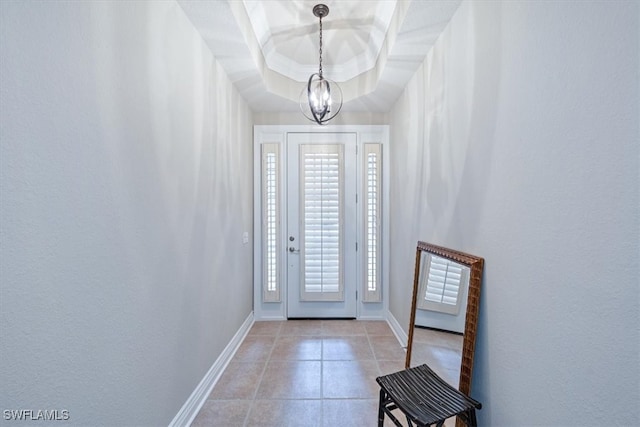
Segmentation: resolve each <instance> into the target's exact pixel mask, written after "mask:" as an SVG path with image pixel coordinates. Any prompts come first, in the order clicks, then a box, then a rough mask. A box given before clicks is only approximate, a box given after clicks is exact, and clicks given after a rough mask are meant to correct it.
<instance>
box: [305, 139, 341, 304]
mask: <svg viewBox="0 0 640 427" xmlns="http://www.w3.org/2000/svg"><path fill="white" fill-rule="evenodd" d="M343 151H344V148H343V146H342V145H341V144H324V145H317V144H313V145H312V144H302V145H301V146H300V163H299V164H300V169H301V170H300V181H301V182H300V188H301V189H302V197H301V198H300V222H301V224H300V225H301V227H300V229H301V230H302V234H301V236H300V237H301V249H302V252H301V255H302V257H303V259H302V264H301V266H302V268H301V280H300V287H301V289H300V295H301V299H302V300H303V301H342V300H344V278H343V277H344V266H343V262H344V254H343V232H344V203H343V199H344V196H343V194H344V152H343Z"/></svg>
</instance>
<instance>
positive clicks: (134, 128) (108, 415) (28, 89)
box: [0, 1, 253, 426]
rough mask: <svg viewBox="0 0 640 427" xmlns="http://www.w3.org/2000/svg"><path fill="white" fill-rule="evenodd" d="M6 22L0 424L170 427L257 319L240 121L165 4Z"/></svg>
mask: <svg viewBox="0 0 640 427" xmlns="http://www.w3.org/2000/svg"><path fill="white" fill-rule="evenodd" d="M0 19H1V21H0V57H1V61H0V91H1V96H0V112H1V115H2V119H1V121H0V140H1V142H2V143H1V145H0V238H1V244H0V280H1V282H0V312H1V322H2V325H1V328H0V334H1V335H0V341H1V342H2V345H1V346H0V360H1V363H0V378H1V380H0V383H1V384H2V385H1V386H0V407H1V409H2V410H5V409H8V410H12V409H15V410H20V409H33V410H38V409H42V410H54V409H57V410H60V411H62V410H67V411H69V412H68V414H69V417H70V419H69V421H68V422H66V423H64V424H65V425H67V424H71V425H96V426H97V425H139V426H141V425H149V426H159V425H167V424H169V422H171V420H172V419H173V417H174V416H175V415H176V414H177V413H178V411H179V410H180V408H181V406H182V405H183V404H184V402H185V401H186V400H187V398H188V397H189V395H190V394H191V392H192V391H193V390H194V389H195V387H196V386H197V385H198V382H199V381H200V380H201V379H202V378H203V376H204V375H205V373H206V372H207V370H208V369H209V368H210V367H211V365H212V364H213V363H214V361H215V360H216V359H217V357H218V356H219V355H220V354H221V352H222V350H223V349H224V347H225V346H226V345H227V343H229V341H230V340H231V338H232V337H233V335H234V334H235V332H236V331H237V330H238V329H239V327H240V326H241V324H242V323H243V321H244V320H245V319H246V318H247V316H248V315H249V314H250V313H251V310H252V272H251V268H247V266H250V265H252V256H253V255H252V246H251V245H250V244H243V243H242V233H243V232H245V231H248V232H249V233H250V235H249V238H250V241H251V240H252V236H251V230H252V209H253V201H252V185H253V184H252V124H253V123H252V114H251V111H250V110H249V109H248V107H247V105H246V104H245V102H244V101H243V100H242V99H241V98H240V97H239V95H238V93H237V91H236V90H235V89H234V88H233V87H232V85H231V83H230V81H229V79H228V78H227V76H226V75H225V73H224V72H223V70H222V68H221V67H220V66H219V65H218V63H217V62H216V61H215V60H214V59H213V57H212V55H211V53H210V51H209V50H208V48H207V47H206V46H205V44H204V43H203V41H202V39H201V37H200V35H199V34H198V33H197V32H196V30H195V29H194V28H193V26H192V25H191V23H190V22H189V21H188V19H187V18H186V17H185V15H184V13H183V11H182V9H181V8H180V7H179V6H178V5H177V4H176V3H175V2H166V1H136V2H94V1H91V2H20V1H2V2H0ZM3 419H4V414H3ZM40 423H41V422H40Z"/></svg>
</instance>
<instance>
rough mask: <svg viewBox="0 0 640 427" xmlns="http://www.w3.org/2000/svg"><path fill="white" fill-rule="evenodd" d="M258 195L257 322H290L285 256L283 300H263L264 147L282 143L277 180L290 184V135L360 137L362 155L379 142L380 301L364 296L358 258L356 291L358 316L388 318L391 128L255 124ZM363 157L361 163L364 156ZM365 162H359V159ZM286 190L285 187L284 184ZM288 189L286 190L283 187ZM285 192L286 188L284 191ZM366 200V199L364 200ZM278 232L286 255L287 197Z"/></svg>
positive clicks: (281, 200)
mask: <svg viewBox="0 0 640 427" xmlns="http://www.w3.org/2000/svg"><path fill="white" fill-rule="evenodd" d="M253 129H254V130H253V170H254V179H253V188H254V190H253V192H254V198H253V201H254V202H253V203H254V222H253V243H254V245H253V246H254V252H253V271H254V274H253V276H254V286H253V288H254V289H253V295H254V298H253V311H254V319H255V320H285V319H286V318H287V298H286V295H287V283H288V280H287V265H286V259H287V257H286V255H283V256H281V257H280V259H279V261H278V268H279V270H280V281H279V284H280V287H281V288H280V299H279V300H278V301H274V302H265V301H264V299H263V290H262V279H263V266H262V173H261V164H262V145H263V144H277V145H278V146H279V156H278V161H279V162H280V165H281V167H279V175H278V181H279V182H280V183H286V182H288V181H287V178H288V175H287V170H286V162H287V159H286V155H287V149H288V147H287V139H288V138H287V135H288V134H289V133H355V134H356V145H357V147H358V153H363V146H364V144H366V143H377V144H380V145H381V146H382V171H383V172H382V182H381V184H382V185H381V197H382V206H381V207H382V209H381V210H382V224H381V228H382V229H381V236H380V237H381V248H382V254H381V266H380V267H381V283H380V289H381V301H379V302H364V301H363V298H362V296H361V295H360V290H361V288H362V276H363V275H362V274H361V273H360V272H361V271H362V267H363V264H362V257H360V256H358V257H357V258H358V261H357V266H356V268H357V271H358V273H357V284H356V286H357V289H358V293H359V296H358V299H357V301H356V318H357V319H361V320H366V319H371V320H374V319H375V320H385V319H386V317H387V312H388V309H389V291H388V286H389V249H388V248H389V163H390V162H389V126H388V125H353V126H351V125H335V126H334V125H329V126H322V127H320V126H317V125H256V126H254V128H253ZM358 159H361V155H360V154H359V156H358ZM358 161H360V160H358ZM357 180H358V188H359V189H360V188H362V185H361V184H362V181H361V180H362V174H359V176H358V178H357ZM285 187H286V186H285ZM285 187H282V188H283V189H284V188H285ZM285 191H286V190H285ZM359 197H360V198H362V196H359ZM362 206H363V203H358V205H357V215H358V218H362V215H363V208H362ZM279 208H280V209H279V212H280V215H279V216H280V218H279V223H280V227H279V233H278V239H279V242H280V243H281V244H280V247H281V251H282V252H283V251H285V250H286V249H285V248H286V247H287V243H288V242H287V240H286V239H287V235H286V232H287V230H286V224H287V218H286V198H285V197H280V198H279ZM357 241H358V246H359V247H362V241H363V230H362V227H361V226H358V229H357Z"/></svg>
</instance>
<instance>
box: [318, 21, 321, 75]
mask: <svg viewBox="0 0 640 427" xmlns="http://www.w3.org/2000/svg"><path fill="white" fill-rule="evenodd" d="M318 74H319V75H320V78H321V79H322V16H320V69H319V70H318Z"/></svg>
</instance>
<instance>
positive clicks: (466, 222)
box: [390, 1, 640, 426]
mask: <svg viewBox="0 0 640 427" xmlns="http://www.w3.org/2000/svg"><path fill="white" fill-rule="evenodd" d="M638 7H639V5H638V3H637V2H598V1H596V2H582V3H581V2H578V3H576V2H514V1H505V2H480V1H472V2H464V3H463V4H462V5H461V7H460V9H459V10H458V11H457V12H456V14H455V16H454V18H453V20H452V22H451V23H450V26H449V27H448V28H447V30H446V31H445V32H444V34H442V36H441V38H440V39H439V41H438V42H437V43H436V45H435V46H434V48H433V50H432V51H431V52H430V54H429V56H428V58H427V59H426V61H425V62H424V64H423V66H422V67H421V68H420V69H419V70H418V72H417V73H416V75H415V76H414V77H413V79H412V80H411V81H410V83H409V84H408V86H407V88H406V89H405V91H404V94H403V95H402V96H401V98H400V99H399V101H398V102H397V103H396V105H395V106H394V108H393V111H392V112H391V120H390V124H391V138H390V139H391V200H390V202H391V214H390V215H391V217H390V219H391V271H390V274H391V295H390V297H391V300H390V311H391V313H392V314H393V316H394V317H395V318H396V319H398V321H399V322H400V323H401V324H402V325H403V326H404V325H407V324H408V316H409V302H410V289H411V285H412V280H413V263H414V254H415V245H416V242H417V241H418V240H425V241H428V242H432V243H435V244H440V245H444V246H449V247H453V248H457V249H460V250H463V251H467V252H470V253H473V254H477V255H480V256H483V257H485V259H486V262H485V275H484V282H483V290H482V300H481V308H480V325H479V335H478V342H477V353H476V370H475V375H474V385H473V391H472V395H473V396H474V397H476V398H478V399H479V400H480V401H481V402H482V403H483V408H482V410H481V411H479V414H478V415H479V422H480V424H481V425H491V426H523V425H605V424H606V425H638V424H640V418H638V417H639V415H638V413H637V411H634V410H629V408H635V407H636V406H637V403H638V401H639V400H640V396H639V390H640V387H638V381H639V378H640V372H639V369H640V368H639V366H640V363H639V360H638V354H639V352H638V349H639V341H638V340H639V334H638V325H639V324H640V319H639V313H640V307H639V300H640V298H639V295H638V275H639V273H640V271H639V267H638V253H640V248H639V243H638V242H639V240H640V239H639V235H638V234H639V233H638V230H639V225H638V218H639V217H640V212H639V206H640V201H639V199H638V194H639V183H640V179H639V177H638V170H639V165H638V161H639V158H640V156H639V153H638V147H639V145H640V144H638V139H639V138H638V136H639V132H638V117H639V113H638V102H639V96H638V84H639V81H638V75H639V71H638V66H639V53H638V52H639V49H638V28H639V27H640V25H639V22H638V21H639V15H640V13H639V9H638Z"/></svg>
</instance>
